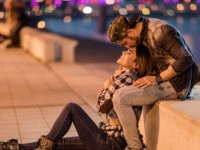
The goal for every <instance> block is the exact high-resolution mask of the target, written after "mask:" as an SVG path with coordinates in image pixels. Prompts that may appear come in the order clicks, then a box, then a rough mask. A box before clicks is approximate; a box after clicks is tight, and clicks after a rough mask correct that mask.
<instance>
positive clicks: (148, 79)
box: [133, 76, 157, 89]
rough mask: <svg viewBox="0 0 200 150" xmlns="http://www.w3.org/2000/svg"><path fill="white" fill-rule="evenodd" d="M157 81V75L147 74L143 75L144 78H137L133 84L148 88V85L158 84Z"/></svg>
mask: <svg viewBox="0 0 200 150" xmlns="http://www.w3.org/2000/svg"><path fill="white" fill-rule="evenodd" d="M156 84H157V82H156V76H145V77H142V78H139V79H137V80H136V81H135V82H134V83H133V85H134V86H136V87H138V88H142V89H144V88H146V87H148V86H151V85H156Z"/></svg>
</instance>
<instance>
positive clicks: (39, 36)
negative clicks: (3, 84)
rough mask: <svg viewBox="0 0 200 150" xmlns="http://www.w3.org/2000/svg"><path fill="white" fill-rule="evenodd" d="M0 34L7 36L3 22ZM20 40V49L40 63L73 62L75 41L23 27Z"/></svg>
mask: <svg viewBox="0 0 200 150" xmlns="http://www.w3.org/2000/svg"><path fill="white" fill-rule="evenodd" d="M0 33H1V34H3V35H9V26H8V25H7V24H6V23H4V22H0ZM20 40H21V47H22V48H23V49H24V50H25V51H27V52H29V53H30V54H31V55H32V56H33V57H35V58H37V59H39V60H41V61H42V62H52V61H62V62H70V63H71V62H74V61H75V48H76V46H77V45H78V41H77V40H75V39H71V38H67V37H62V36H59V35H55V34H52V33H49V32H44V31H41V30H39V29H35V28H31V27H24V28H22V30H21V31H20ZM6 43H7V42H6ZM6 45H7V44H6ZM6 45H5V46H6Z"/></svg>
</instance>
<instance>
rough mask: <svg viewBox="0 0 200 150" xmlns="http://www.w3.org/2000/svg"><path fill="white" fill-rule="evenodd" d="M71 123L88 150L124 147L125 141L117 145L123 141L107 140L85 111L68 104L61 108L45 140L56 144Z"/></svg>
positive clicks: (75, 105) (107, 149) (113, 149)
mask: <svg viewBox="0 0 200 150" xmlns="http://www.w3.org/2000/svg"><path fill="white" fill-rule="evenodd" d="M72 123H74V125H75V128H76V130H77V132H78V135H79V138H80V140H81V141H82V143H83V144H84V145H85V146H86V147H87V148H88V149H91V150H94V149H95V150H111V149H112V150H121V149H123V148H124V147H125V146H126V145H125V144H126V142H125V141H124V142H122V143H120V144H119V142H121V141H123V140H120V141H119V142H115V141H113V140H112V139H111V140H110V139H109V138H107V137H106V136H105V134H104V133H103V132H102V131H101V130H100V129H99V128H98V127H97V125H96V124H95V123H94V122H93V120H92V119H91V118H90V117H89V116H88V115H87V114H86V113H85V111H84V110H83V109H82V108H81V107H80V106H78V105H77V104H75V103H69V104H67V105H66V106H65V107H64V108H63V110H62V112H61V113H60V115H59V116H58V118H57V119H56V121H55V123H54V125H53V127H52V129H51V131H50V132H49V133H48V134H47V135H46V138H47V139H48V140H50V141H53V142H58V141H59V140H60V139H61V138H62V137H63V136H64V135H65V134H66V133H67V132H68V130H69V128H70V126H71V124H72ZM68 142H69V141H68ZM124 143H125V144H124ZM66 145H67V144H66ZM124 145H125V146H124ZM122 147H123V148H122Z"/></svg>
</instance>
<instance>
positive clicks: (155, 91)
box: [108, 13, 200, 150]
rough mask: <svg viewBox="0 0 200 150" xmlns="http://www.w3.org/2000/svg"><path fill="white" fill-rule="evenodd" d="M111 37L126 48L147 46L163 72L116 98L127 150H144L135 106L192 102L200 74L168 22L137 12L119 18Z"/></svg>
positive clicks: (114, 99) (148, 77)
mask: <svg viewBox="0 0 200 150" xmlns="http://www.w3.org/2000/svg"><path fill="white" fill-rule="evenodd" d="M108 35H109V38H110V41H111V42H115V43H117V44H118V45H120V46H124V47H126V48H130V47H135V46H137V45H138V44H141V43H142V44H144V45H145V46H147V48H148V49H149V51H150V53H151V55H152V59H153V60H154V61H155V63H156V64H157V67H158V70H159V74H158V75H157V76H145V77H142V78H140V79H138V80H136V81H135V83H134V84H133V85H134V86H129V87H125V88H122V89H120V90H118V91H117V92H116V93H115V95H114V97H113V105H114V108H115V110H116V113H117V115H118V117H119V120H120V122H121V124H122V127H123V130H124V135H125V139H126V142H127V144H128V145H127V147H126V150H142V149H143V148H142V143H141V141H140V139H139V134H138V128H137V126H136V124H137V123H136V117H135V114H134V112H133V111H132V109H131V107H132V106H142V105H150V104H153V103H155V102H156V101H157V100H159V99H169V98H170V99H172V98H175V99H177V98H179V99H182V100H185V99H188V98H190V92H191V89H192V87H193V86H194V85H195V84H196V83H197V82H199V81H200V73H199V70H198V67H197V65H196V64H195V61H194V57H193V55H192V53H191V50H190V48H189V46H188V44H187V43H186V41H185V39H184V37H183V36H182V35H181V33H180V32H179V31H178V30H177V29H176V28H175V27H173V26H172V25H170V24H168V23H167V22H165V21H162V20H159V19H155V18H144V17H141V16H140V15H139V14H137V13H135V14H134V15H133V17H132V18H131V19H130V20H129V19H128V18H126V17H124V16H119V17H116V18H115V19H114V20H113V22H112V23H111V25H110V27H109V29H108Z"/></svg>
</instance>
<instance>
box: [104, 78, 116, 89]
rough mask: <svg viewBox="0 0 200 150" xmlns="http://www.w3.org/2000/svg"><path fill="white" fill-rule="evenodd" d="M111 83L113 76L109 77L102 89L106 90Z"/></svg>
mask: <svg viewBox="0 0 200 150" xmlns="http://www.w3.org/2000/svg"><path fill="white" fill-rule="evenodd" d="M113 82H114V79H113V76H110V77H109V78H108V79H107V80H106V81H105V82H104V89H106V88H108V87H109V86H110V85H111V84H112V83H113Z"/></svg>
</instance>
